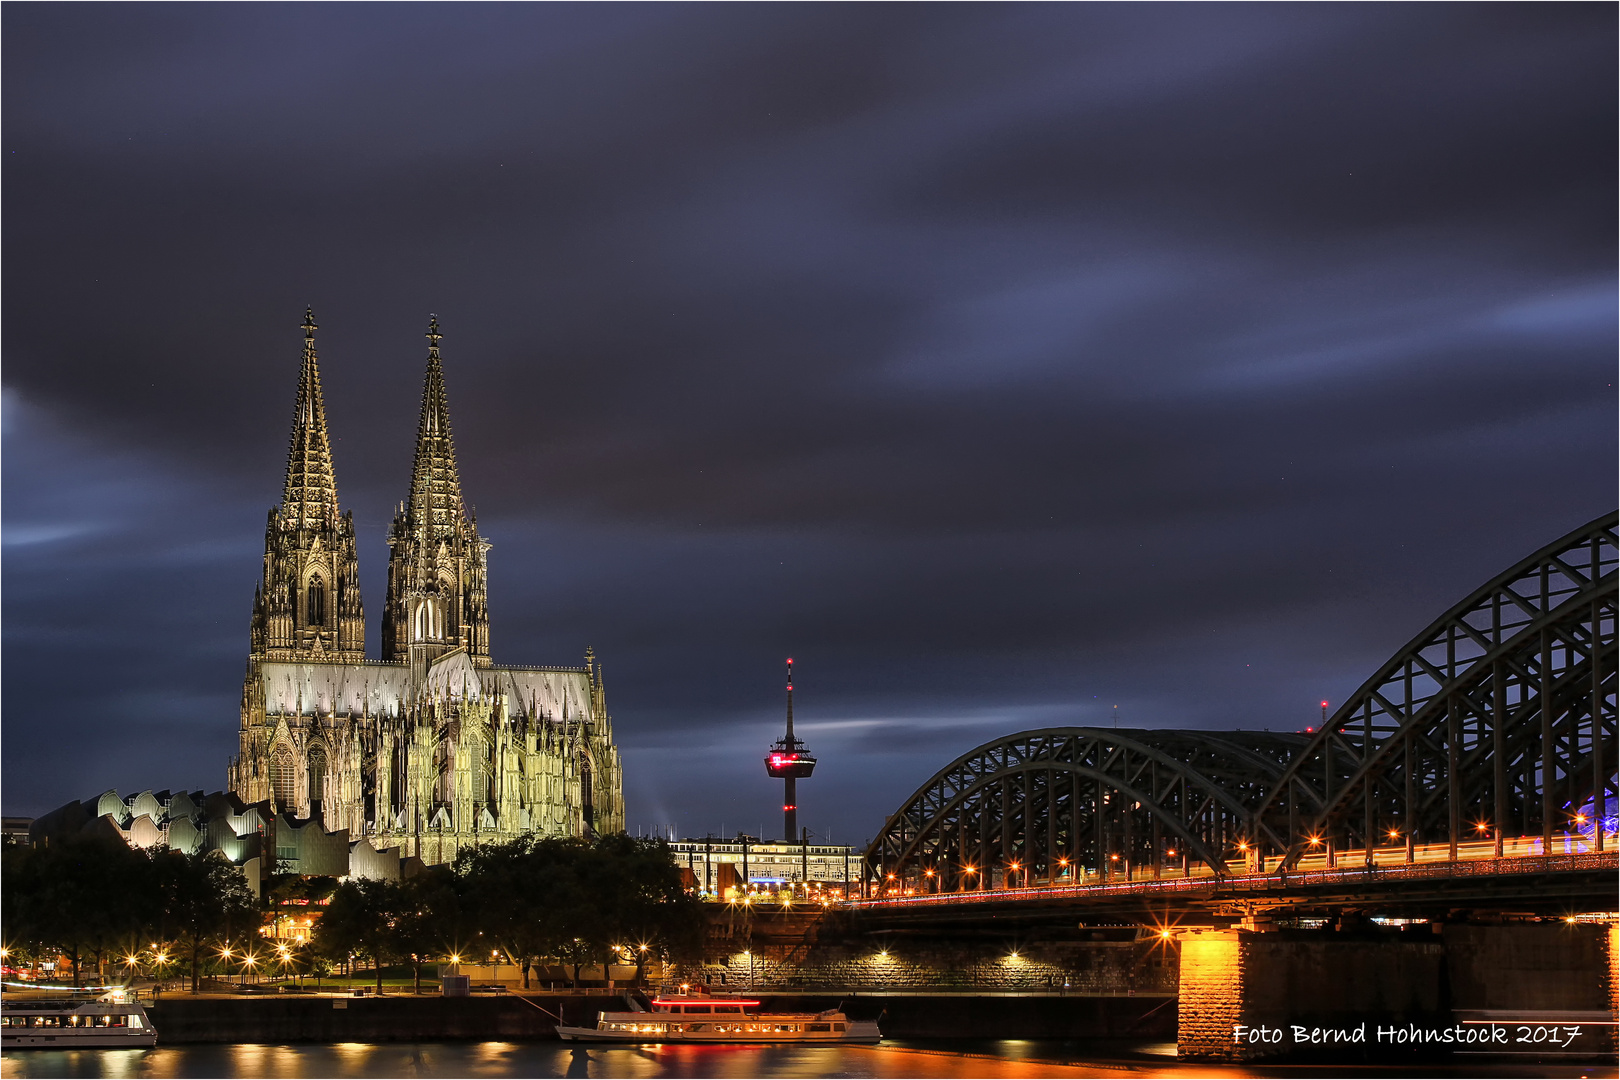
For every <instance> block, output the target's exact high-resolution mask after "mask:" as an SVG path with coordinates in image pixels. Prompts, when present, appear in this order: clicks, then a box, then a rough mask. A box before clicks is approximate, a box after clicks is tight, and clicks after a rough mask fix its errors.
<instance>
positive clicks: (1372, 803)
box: [865, 514, 1620, 891]
mask: <svg viewBox="0 0 1620 1080" xmlns="http://www.w3.org/2000/svg"><path fill="white" fill-rule="evenodd" d="M1616 561H1617V543H1616V515H1615V514H1609V515H1607V516H1605V517H1603V518H1599V519H1598V520H1597V521H1594V522H1591V523H1590V524H1588V525H1586V526H1584V527H1582V528H1580V529H1577V530H1575V531H1574V532H1573V533H1570V534H1569V535H1568V536H1565V537H1563V538H1562V539H1560V540H1559V541H1557V542H1556V543H1553V544H1550V545H1548V546H1547V547H1546V548H1544V549H1542V550H1541V551H1538V552H1536V553H1535V554H1534V555H1532V556H1530V557H1529V558H1527V559H1525V560H1524V561H1523V562H1521V563H1519V564H1518V565H1517V566H1514V567H1512V568H1511V569H1509V570H1508V571H1506V572H1505V573H1503V574H1501V575H1499V576H1498V577H1496V578H1494V579H1492V580H1491V581H1490V582H1488V583H1486V584H1485V585H1484V586H1482V587H1481V588H1480V589H1478V590H1477V591H1476V592H1475V593H1474V594H1473V595H1471V596H1469V597H1468V598H1467V599H1465V600H1464V601H1462V602H1461V603H1459V604H1458V605H1456V606H1455V607H1453V608H1452V609H1451V610H1450V611H1448V612H1446V613H1445V614H1444V615H1442V616H1441V617H1440V618H1439V619H1437V620H1436V621H1435V622H1434V623H1433V624H1432V625H1431V626H1429V627H1428V628H1427V629H1426V630H1424V632H1423V633H1421V634H1419V635H1418V636H1417V637H1416V638H1414V639H1413V640H1412V641H1410V642H1408V643H1407V645H1406V646H1405V647H1404V648H1403V649H1401V650H1400V651H1399V652H1398V653H1396V654H1395V656H1394V657H1393V658H1392V659H1391V660H1390V661H1389V662H1388V663H1386V664H1384V665H1383V666H1382V667H1381V668H1379V669H1378V671H1377V672H1376V673H1375V674H1374V675H1373V676H1372V677H1371V678H1370V679H1368V680H1367V681H1366V682H1365V683H1364V684H1363V685H1362V686H1361V688H1360V689H1359V690H1357V692H1356V693H1355V695H1354V696H1352V697H1351V698H1350V699H1349V700H1347V701H1346V702H1344V703H1343V704H1342V705H1341V706H1340V707H1339V709H1338V711H1337V712H1336V713H1334V715H1333V716H1332V717H1331V718H1330V720H1329V721H1328V723H1327V724H1325V725H1324V726H1323V728H1322V729H1321V730H1320V731H1318V732H1315V733H1313V734H1310V735H1290V734H1281V733H1270V732H1256V731H1235V732H1205V731H1177V730H1166V731H1142V730H1102V729H1096V728H1080V727H1075V728H1050V729H1044V730H1039V731H1026V732H1021V733H1019V734H1016V735H1011V736H1008V737H1006V738H1002V739H997V740H994V741H992V742H989V743H986V744H984V745H983V746H980V747H977V748H975V749H974V750H971V751H969V752H968V753H966V754H964V755H962V756H961V757H960V758H958V759H956V760H955V761H953V762H951V764H949V765H947V766H946V767H945V768H944V769H941V770H940V771H939V772H938V773H936V774H935V775H934V776H933V777H932V778H931V779H930V780H929V781H928V782H927V783H926V784H924V785H923V786H922V787H920V788H918V789H917V791H916V792H915V793H914V794H913V795H912V796H911V798H909V799H908V800H907V801H906V802H905V804H904V805H902V806H901V808H900V809H899V810H898V811H896V812H895V813H894V814H893V815H891V816H890V818H889V819H888V821H887V822H886V823H885V826H884V829H883V831H882V833H880V834H879V836H878V838H877V839H876V840H874V841H873V842H872V845H871V846H870V847H869V848H868V849H867V852H866V857H865V872H866V873H867V874H868V875H869V876H870V877H871V878H873V879H876V880H878V881H886V880H891V879H892V880H895V881H905V882H907V883H910V884H914V885H920V886H922V887H924V888H925V889H927V890H928V891H934V890H938V891H956V890H959V889H979V888H988V887H990V886H991V885H992V884H994V883H995V882H996V880H997V879H1000V881H1002V882H1005V883H1009V884H1030V883H1033V882H1037V881H1048V882H1061V881H1074V880H1078V878H1077V877H1076V875H1077V874H1078V873H1079V872H1080V870H1081V868H1087V869H1089V870H1090V871H1091V873H1092V874H1093V875H1096V876H1098V877H1101V878H1104V879H1112V878H1116V877H1138V876H1145V875H1149V874H1151V875H1152V876H1155V877H1156V876H1159V875H1160V874H1161V873H1163V871H1164V869H1165V867H1166V866H1174V867H1177V868H1180V869H1185V868H1186V867H1187V865H1188V863H1189V862H1190V861H1196V862H1199V863H1203V864H1205V865H1207V866H1209V867H1211V868H1214V869H1215V870H1216V871H1217V872H1218V873H1224V872H1225V869H1226V867H1227V865H1228V862H1229V860H1232V859H1234V858H1244V859H1245V860H1246V861H1247V862H1248V863H1250V864H1253V863H1257V862H1258V863H1259V864H1260V865H1267V864H1266V863H1265V861H1264V860H1265V859H1266V858H1267V857H1268V856H1276V857H1277V862H1276V864H1275V865H1278V866H1279V867H1281V868H1284V869H1286V868H1288V867H1292V866H1293V865H1295V864H1296V863H1297V862H1298V860H1299V859H1300V858H1301V857H1303V856H1304V855H1307V854H1312V853H1326V854H1327V857H1328V862H1329V864H1330V865H1331V864H1332V863H1333V860H1334V858H1335V853H1336V852H1337V851H1341V850H1345V849H1360V850H1361V851H1363V852H1365V853H1366V855H1365V857H1366V858H1368V859H1370V858H1371V852H1372V850H1373V849H1374V848H1375V847H1379V846H1388V845H1390V844H1400V843H1403V842H1404V843H1405V844H1406V845H1407V849H1408V852H1410V851H1411V850H1412V848H1413V846H1414V845H1415V844H1433V843H1447V842H1449V844H1450V845H1451V855H1452V857H1453V858H1455V857H1456V855H1457V845H1458V844H1459V843H1461V842H1463V841H1468V840H1476V839H1480V838H1482V837H1483V838H1493V837H1494V838H1495V840H1496V845H1497V850H1498V853H1500V850H1501V845H1502V841H1503V840H1504V839H1505V838H1507V837H1513V836H1539V837H1541V839H1542V843H1543V850H1550V848H1551V845H1552V841H1553V837H1554V834H1559V835H1562V834H1564V833H1565V832H1566V831H1573V832H1591V833H1592V834H1593V840H1594V842H1595V844H1596V845H1597V847H1598V848H1599V849H1600V850H1601V847H1602V843H1603V831H1604V830H1603V828H1601V827H1594V825H1595V823H1597V822H1599V821H1601V820H1603V819H1606V818H1608V817H1610V816H1611V808H1613V807H1614V806H1615V803H1616V794H1617V793H1616V790H1615V777H1616V770H1615V763H1616V760H1617V751H1620V747H1617V745H1616V742H1617V739H1616V735H1617V731H1616V664H1615V656H1616V636H1615V628H1616V588H1615V585H1616V580H1617V579H1616V574H1615V569H1616Z"/></svg>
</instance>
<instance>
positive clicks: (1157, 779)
mask: <svg viewBox="0 0 1620 1080" xmlns="http://www.w3.org/2000/svg"><path fill="white" fill-rule="evenodd" d="M1305 742H1306V739H1305V737H1304V736H1298V735H1289V734H1281V733H1270V732H1254V731H1238V732H1204V731H1143V730H1135V729H1127V730H1103V729H1099V728H1083V727H1067V728H1045V729H1040V730H1035V731H1024V732H1020V733H1018V734H1016V735H1010V736H1006V737H1004V738H1000V739H995V740H992V741H991V742H988V743H985V744H984V745H982V746H979V747H975V748H974V749H973V750H970V751H968V752H967V753H966V754H963V755H962V756H961V757H959V758H957V759H956V760H955V761H953V762H951V763H950V764H949V765H947V766H946V767H945V768H943V769H941V770H940V771H939V772H937V773H935V774H934V776H933V777H932V778H930V779H929V780H928V782H927V783H925V784H923V785H922V786H921V787H920V788H918V789H917V790H916V791H915V792H914V793H913V794H912V796H911V797H910V798H909V799H907V800H906V802H905V803H904V804H903V805H902V806H901V808H900V809H899V810H898V811H896V812H895V813H894V814H893V815H891V816H890V817H889V819H888V821H887V822H886V823H885V824H884V828H883V831H882V833H881V834H880V835H879V836H878V838H877V839H876V840H874V841H873V842H872V845H871V846H870V847H869V848H868V850H867V853H866V863H867V867H868V873H870V874H872V875H874V876H875V877H877V878H878V879H880V880H886V879H888V878H889V875H894V878H895V880H902V881H908V882H911V883H914V884H919V885H922V886H923V887H925V888H930V889H941V890H954V889H971V888H984V887H987V886H988V885H989V883H990V882H991V878H992V874H1001V875H1008V874H1011V875H1013V879H1014V880H1017V881H1020V882H1024V881H1037V880H1047V881H1061V880H1071V879H1073V878H1074V875H1075V874H1076V873H1077V872H1080V871H1081V870H1082V869H1084V870H1089V871H1090V872H1092V873H1093V874H1098V873H1100V874H1102V875H1103V876H1106V877H1115V876H1134V875H1136V874H1138V873H1155V874H1156V873H1159V872H1160V871H1161V870H1162V868H1163V867H1164V865H1165V864H1166V863H1167V862H1170V863H1175V864H1178V865H1179V864H1180V863H1181V862H1182V860H1196V861H1199V862H1203V863H1207V864H1208V865H1210V866H1212V867H1215V868H1217V869H1223V868H1224V867H1225V864H1226V859H1227V858H1228V857H1230V855H1231V854H1233V853H1234V852H1235V846H1236V845H1237V844H1238V843H1243V842H1245V838H1246V837H1247V835H1248V827H1249V823H1250V820H1251V816H1252V815H1251V811H1250V808H1251V806H1252V805H1253V803H1254V802H1255V801H1257V800H1259V799H1261V798H1264V796H1265V794H1266V793H1267V792H1268V791H1269V790H1270V789H1271V788H1272V786H1274V784H1275V783H1276V781H1277V779H1278V778H1279V777H1280V776H1281V775H1282V772H1283V770H1284V768H1285V767H1286V765H1287V763H1288V762H1289V760H1290V759H1291V758H1292V757H1293V755H1294V754H1296V753H1297V752H1298V751H1299V749H1300V748H1301V747H1302V746H1303V745H1304V744H1305Z"/></svg>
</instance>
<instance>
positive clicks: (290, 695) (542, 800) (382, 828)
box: [228, 313, 624, 863]
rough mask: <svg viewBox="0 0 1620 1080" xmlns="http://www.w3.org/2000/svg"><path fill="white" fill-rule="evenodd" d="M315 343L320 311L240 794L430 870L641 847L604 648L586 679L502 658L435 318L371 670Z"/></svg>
mask: <svg viewBox="0 0 1620 1080" xmlns="http://www.w3.org/2000/svg"><path fill="white" fill-rule="evenodd" d="M315 330H316V326H315V321H314V318H313V314H312V313H310V314H306V316H305V320H304V359H303V369H302V372H301V374H300V376H299V380H298V395H297V407H296V411H295V413H294V419H293V431H292V443H291V446H290V448H289V450H288V454H287V478H286V483H285V486H284V487H283V490H282V498H281V504H280V505H279V506H277V507H275V508H273V509H272V510H271V511H270V516H269V521H268V522H267V524H266V526H265V542H264V573H263V580H262V581H261V582H260V584H259V586H258V589H257V590H256V592H255V595H254V599H253V622H252V633H251V645H250V650H249V654H248V663H247V677H246V680H245V681H244V684H243V687H242V705H241V709H242V715H241V731H240V735H241V747H240V751H239V753H238V755H237V756H236V757H235V758H233V759H232V760H231V763H230V767H229V778H228V783H229V785H230V790H231V791H232V792H234V793H235V794H236V795H237V797H238V798H240V799H241V800H242V801H243V802H244V803H259V802H263V801H267V800H268V801H269V802H271V803H272V805H273V807H274V809H275V810H276V812H278V813H285V814H291V815H293V816H295V817H297V818H307V819H312V820H314V821H318V822H319V823H320V824H321V825H322V826H324V827H325V828H326V829H329V830H333V831H337V830H344V829H346V830H348V833H349V836H350V837H352V838H354V839H356V840H358V839H360V838H362V837H364V838H366V839H368V840H370V842H371V844H372V846H373V847H375V848H377V849H379V850H380V849H385V848H398V849H399V853H400V855H402V856H412V855H414V856H419V857H420V858H422V859H423V860H425V861H427V862H430V863H437V862H448V861H450V860H451V859H453V858H454V857H455V854H456V852H457V851H458V850H460V849H461V848H463V847H466V846H469V845H475V844H479V843H488V842H492V841H501V840H508V839H511V838H513V837H516V836H518V835H521V834H523V833H526V832H534V833H536V834H538V835H541V836H591V835H594V834H597V833H607V832H619V831H623V828H624V799H623V783H622V774H621V769H620V762H619V753H618V750H617V748H616V747H615V746H614V744H613V728H612V723H611V721H610V719H609V717H608V713H607V707H606V704H605V701H604V696H603V688H602V670H601V666H600V665H599V664H598V663H597V662H596V660H595V657H594V656H593V655H592V654H591V652H590V650H586V653H585V663H584V665H583V666H582V667H503V666H498V665H496V664H495V663H494V661H493V660H492V659H491V657H490V642H489V611H488V587H487V581H488V559H489V549H490V544H489V542H488V541H486V540H485V539H484V538H483V537H482V536H480V535H479V532H478V524H477V522H476V520H474V518H473V516H472V515H471V514H469V513H468V511H467V508H466V505H465V503H464V502H463V501H462V497H461V480H460V476H459V474H458V472H457V468H456V453H455V445H454V442H453V440H452V438H451V431H450V408H449V401H448V399H447V397H446V394H445V384H444V372H443V370H442V367H441V364H440V357H439V340H440V335H439V328H438V323H437V321H436V320H435V321H434V322H433V323H432V324H431V325H430V326H429V329H428V335H427V336H428V356H427V380H426V385H425V387H424V389H423V393H422V412H421V417H420V419H419V421H418V426H417V439H416V459H415V463H414V466H413V468H412V471H411V486H410V492H409V495H408V497H407V498H406V499H405V501H403V502H401V503H400V504H399V508H398V511H397V513H396V514H395V516H394V521H393V526H392V528H391V529H390V531H389V535H388V548H389V558H388V592H387V595H386V596H385V597H384V606H383V612H382V619H381V631H382V632H381V659H380V660H368V659H367V658H366V642H365V610H364V607H363V606H362V604H361V599H360V584H359V555H358V552H357V551H356V547H355V534H354V520H353V517H352V516H351V514H350V513H347V512H340V511H339V509H338V499H337V484H336V481H335V479H334V475H333V469H332V450H331V443H330V440H329V438H328V435H327V428H326V412H325V409H324V407H323V404H322V401H321V379H320V368H319V364H318V362H317V358H316V352H315Z"/></svg>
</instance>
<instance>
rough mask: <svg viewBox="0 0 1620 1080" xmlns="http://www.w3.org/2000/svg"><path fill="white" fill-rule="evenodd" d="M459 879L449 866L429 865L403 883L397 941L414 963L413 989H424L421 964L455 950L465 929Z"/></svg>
mask: <svg viewBox="0 0 1620 1080" xmlns="http://www.w3.org/2000/svg"><path fill="white" fill-rule="evenodd" d="M459 884H460V881H459V880H458V879H457V877H456V875H455V872H454V871H453V870H451V868H450V867H448V866H430V867H428V868H427V869H426V870H425V871H423V872H422V873H419V874H417V875H416V876H415V877H411V878H406V879H405V881H403V882H402V883H401V887H400V893H399V898H398V899H399V901H400V903H399V911H398V912H397V914H396V915H395V918H394V925H393V930H394V945H395V947H396V948H397V950H398V955H400V956H402V957H404V959H405V960H406V961H407V962H408V963H409V964H410V965H411V978H412V990H413V992H415V993H418V994H420V993H421V992H422V965H423V964H425V963H427V962H428V961H429V960H432V959H433V958H434V957H436V956H444V955H447V954H449V953H451V952H453V951H454V947H455V942H456V941H457V940H459V938H460V936H461V934H462V932H463V929H464V918H463V913H462V895H461V891H460V889H459V888H458V886H459Z"/></svg>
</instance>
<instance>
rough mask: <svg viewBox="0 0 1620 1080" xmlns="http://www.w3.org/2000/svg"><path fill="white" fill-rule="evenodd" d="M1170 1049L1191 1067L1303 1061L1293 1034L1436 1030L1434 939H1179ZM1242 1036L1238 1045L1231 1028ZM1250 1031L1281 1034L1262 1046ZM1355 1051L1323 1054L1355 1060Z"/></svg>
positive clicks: (1440, 1018) (1439, 975)
mask: <svg viewBox="0 0 1620 1080" xmlns="http://www.w3.org/2000/svg"><path fill="white" fill-rule="evenodd" d="M1180 942H1181V968H1180V999H1179V1001H1178V1018H1179V1030H1178V1035H1177V1040H1176V1049H1177V1054H1178V1056H1179V1057H1181V1058H1183V1059H1185V1060H1190V1061H1251V1060H1255V1059H1259V1058H1273V1057H1300V1056H1309V1055H1310V1053H1311V1052H1312V1050H1311V1047H1310V1046H1308V1045H1303V1044H1299V1043H1296V1042H1295V1041H1294V1039H1293V1038H1292V1029H1293V1027H1294V1025H1301V1026H1303V1027H1305V1028H1307V1029H1311V1028H1318V1027H1320V1028H1331V1029H1335V1030H1340V1029H1342V1030H1347V1031H1353V1030H1354V1029H1355V1028H1356V1027H1357V1025H1360V1024H1363V1023H1368V1024H1373V1023H1384V1024H1391V1023H1428V1024H1444V1023H1445V1022H1447V1021H1448V1019H1449V1017H1450V1012H1449V1010H1446V1011H1442V1005H1443V1004H1444V1002H1443V1000H1442V983H1443V980H1444V967H1445V951H1446V949H1445V944H1444V943H1443V942H1442V941H1441V939H1440V937H1439V936H1438V935H1433V934H1425V935H1423V936H1421V937H1420V936H1419V935H1418V934H1415V933H1413V934H1400V935H1379V936H1371V935H1361V934H1331V933H1330V934H1323V933H1318V932H1311V931H1305V932H1291V931H1280V932H1272V933H1251V932H1249V931H1244V930H1220V931H1204V932H1194V933H1188V934H1184V935H1182V937H1181V939H1180ZM1240 1025H1241V1026H1242V1029H1243V1034H1242V1036H1241V1037H1240V1036H1239V1026H1240ZM1256 1030H1259V1031H1262V1032H1267V1031H1273V1032H1274V1031H1283V1032H1287V1034H1286V1035H1284V1036H1283V1037H1281V1038H1278V1039H1269V1038H1267V1037H1266V1036H1265V1035H1264V1034H1262V1035H1260V1036H1254V1035H1252V1033H1253V1032H1255V1031H1256ZM1366 1050H1367V1047H1366V1046H1365V1045H1363V1044H1353V1045H1349V1046H1333V1047H1328V1048H1325V1049H1323V1050H1322V1053H1323V1054H1324V1055H1330V1056H1333V1057H1335V1058H1337V1059H1340V1060H1357V1059H1358V1058H1359V1057H1361V1056H1362V1055H1364V1054H1365V1052H1366Z"/></svg>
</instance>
